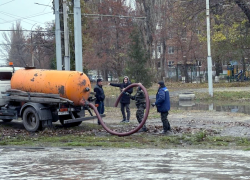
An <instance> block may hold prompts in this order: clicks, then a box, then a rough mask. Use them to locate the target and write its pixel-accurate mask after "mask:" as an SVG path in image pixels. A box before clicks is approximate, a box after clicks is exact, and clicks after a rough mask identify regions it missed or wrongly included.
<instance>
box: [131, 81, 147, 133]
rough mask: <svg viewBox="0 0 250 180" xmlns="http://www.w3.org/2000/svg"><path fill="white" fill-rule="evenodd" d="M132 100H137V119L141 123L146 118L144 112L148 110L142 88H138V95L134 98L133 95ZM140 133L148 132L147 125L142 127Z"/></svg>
mask: <svg viewBox="0 0 250 180" xmlns="http://www.w3.org/2000/svg"><path fill="white" fill-rule="evenodd" d="M130 98H131V99H132V100H135V105H136V107H137V111H136V118H137V121H138V122H139V123H141V122H142V119H143V117H144V110H145V108H146V98H145V94H144V92H143V91H142V89H141V87H140V86H138V87H137V91H136V94H135V95H134V96H132V95H131V96H130ZM140 131H144V132H146V131H147V127H146V125H145V124H144V125H143V126H142V128H141V130H140Z"/></svg>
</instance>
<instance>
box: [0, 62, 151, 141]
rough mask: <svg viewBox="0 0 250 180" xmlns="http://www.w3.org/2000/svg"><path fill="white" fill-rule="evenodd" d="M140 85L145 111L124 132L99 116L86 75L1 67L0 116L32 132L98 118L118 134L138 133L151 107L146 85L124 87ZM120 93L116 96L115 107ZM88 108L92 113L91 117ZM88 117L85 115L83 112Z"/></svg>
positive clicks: (76, 72)
mask: <svg viewBox="0 0 250 180" xmlns="http://www.w3.org/2000/svg"><path fill="white" fill-rule="evenodd" d="M137 86H140V87H141V89H142V90H143V91H144V93H145V97H146V112H145V114H144V119H143V120H142V122H141V123H140V124H139V125H138V127H136V128H134V129H132V130H131V131H128V132H127V131H126V132H117V131H113V130H111V129H109V127H108V126H107V125H106V124H105V123H104V122H103V121H102V118H101V117H102V116H105V115H100V114H99V113H98V111H97V108H96V107H95V105H94V104H93V103H91V102H93V101H94V100H95V98H94V97H93V96H92V95H93V93H92V92H91V83H90V80H89V78H88V77H87V76H86V75H85V74H84V73H82V72H78V71H57V70H45V69H35V68H31V67H26V68H16V67H15V68H14V67H13V66H11V67H0V92H1V94H0V119H1V120H2V121H3V122H10V121H12V120H13V119H18V118H21V119H22V121H23V125H24V127H25V128H26V130H27V131H30V132H35V131H38V130H40V129H43V128H45V127H51V126H53V125H52V123H53V122H56V121H60V123H61V124H62V125H63V126H66V127H72V126H79V125H80V124H81V123H82V121H85V120H90V119H96V118H97V119H98V120H99V121H100V123H101V125H102V126H103V128H104V129H105V130H106V131H107V132H109V133H111V134H113V135H118V136H127V135H130V134H133V133H135V132H137V131H138V130H139V129H140V128H141V127H142V126H143V124H144V123H145V121H146V119H147V116H148V113H149V107H150V105H149V104H150V101H149V96H148V94H147V91H146V89H145V87H144V86H143V85H142V84H140V83H138V84H136V83H134V84H131V85H129V86H128V87H126V88H125V90H124V91H126V90H127V89H129V88H133V87H137ZM121 96H122V93H121V94H120V96H119V97H118V99H117V101H116V103H115V107H117V105H118V102H119V100H120V98H121ZM91 109H92V110H93V111H94V112H95V114H96V116H93V114H92V111H91ZM86 110H87V111H88V112H89V114H90V115H89V116H85V111H86Z"/></svg>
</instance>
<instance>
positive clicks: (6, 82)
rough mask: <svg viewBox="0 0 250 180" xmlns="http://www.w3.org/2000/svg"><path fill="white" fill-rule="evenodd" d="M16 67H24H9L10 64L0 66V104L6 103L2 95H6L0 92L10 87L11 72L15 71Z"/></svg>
mask: <svg viewBox="0 0 250 180" xmlns="http://www.w3.org/2000/svg"><path fill="white" fill-rule="evenodd" d="M18 69H24V68H23V67H11V66H8V67H7V66H0V106H4V105H5V104H7V103H8V102H7V101H8V100H7V99H4V98H3V96H6V94H2V93H1V92H6V91H7V90H9V89H10V88H11V87H10V80H11V77H12V74H13V73H14V72H15V70H18Z"/></svg>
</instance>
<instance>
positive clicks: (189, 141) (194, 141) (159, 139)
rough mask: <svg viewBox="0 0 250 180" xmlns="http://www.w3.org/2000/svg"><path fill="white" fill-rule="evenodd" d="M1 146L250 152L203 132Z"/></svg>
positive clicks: (14, 141) (245, 144)
mask: <svg viewBox="0 0 250 180" xmlns="http://www.w3.org/2000/svg"><path fill="white" fill-rule="evenodd" d="M0 145H2V146H6V145H11V146H34V147H37V146H39V147H67V146H68V147H76V146H77V147H85V148H87V147H104V148H161V149H163V148H203V149H206V148H212V149H221V148H224V149H242V150H246V151H249V150H250V148H249V146H250V141H249V139H247V138H235V137H215V136H210V135H209V134H208V133H207V132H206V131H200V132H197V133H195V134H191V133H189V134H183V135H181V136H179V135H171V136H169V135H152V134H150V133H136V134H133V135H131V136H125V137H118V136H112V135H105V136H96V135H95V134H94V133H86V134H78V135H72V134H65V135H62V134H60V135H54V136H51V135H43V136H40V135H38V136H37V137H34V136H26V137H25V138H22V137H11V138H7V137H6V138H4V139H2V141H1V142H0Z"/></svg>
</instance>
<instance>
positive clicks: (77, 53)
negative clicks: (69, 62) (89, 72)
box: [74, 0, 83, 72]
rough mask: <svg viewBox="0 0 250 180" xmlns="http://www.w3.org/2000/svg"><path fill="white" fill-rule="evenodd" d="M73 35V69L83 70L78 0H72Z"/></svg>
mask: <svg viewBox="0 0 250 180" xmlns="http://www.w3.org/2000/svg"><path fill="white" fill-rule="evenodd" d="M74 35H75V70H76V71H80V72H82V71H83V67H82V23H81V7H80V0H74Z"/></svg>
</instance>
